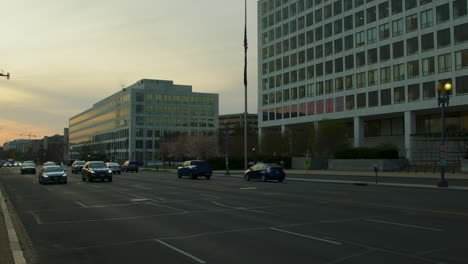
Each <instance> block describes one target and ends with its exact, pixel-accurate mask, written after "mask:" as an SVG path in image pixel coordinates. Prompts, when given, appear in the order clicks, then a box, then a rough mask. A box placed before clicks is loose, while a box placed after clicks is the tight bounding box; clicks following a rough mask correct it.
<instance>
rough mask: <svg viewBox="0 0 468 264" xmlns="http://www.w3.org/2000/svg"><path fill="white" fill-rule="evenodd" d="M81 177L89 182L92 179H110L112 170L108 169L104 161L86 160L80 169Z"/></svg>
mask: <svg viewBox="0 0 468 264" xmlns="http://www.w3.org/2000/svg"><path fill="white" fill-rule="evenodd" d="M81 179H82V180H83V181H86V180H88V181H89V182H91V181H93V180H94V179H101V180H103V181H104V180H105V179H107V180H108V181H110V182H111V181H112V171H111V170H109V169H108V168H107V166H106V164H105V163H104V161H88V162H86V163H85V165H84V167H83V169H82V171H81Z"/></svg>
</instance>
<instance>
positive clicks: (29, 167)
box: [20, 163, 36, 174]
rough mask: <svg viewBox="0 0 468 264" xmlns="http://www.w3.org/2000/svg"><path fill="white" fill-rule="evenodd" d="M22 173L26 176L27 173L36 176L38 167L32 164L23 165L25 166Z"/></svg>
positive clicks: (21, 169)
mask: <svg viewBox="0 0 468 264" xmlns="http://www.w3.org/2000/svg"><path fill="white" fill-rule="evenodd" d="M20 173H21V174H25V173H31V174H36V166H35V165H34V164H32V163H23V166H21V168H20Z"/></svg>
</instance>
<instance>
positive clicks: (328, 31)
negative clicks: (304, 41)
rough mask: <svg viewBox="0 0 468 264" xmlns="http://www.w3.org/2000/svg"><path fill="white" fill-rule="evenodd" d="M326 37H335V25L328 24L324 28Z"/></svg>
mask: <svg viewBox="0 0 468 264" xmlns="http://www.w3.org/2000/svg"><path fill="white" fill-rule="evenodd" d="M323 31H324V35H325V38H329V37H331V36H332V35H333V23H328V24H326V25H325V26H324V29H323Z"/></svg>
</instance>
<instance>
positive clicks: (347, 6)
mask: <svg viewBox="0 0 468 264" xmlns="http://www.w3.org/2000/svg"><path fill="white" fill-rule="evenodd" d="M343 1H344V11H345V12H346V11H349V10H351V9H353V0H343Z"/></svg>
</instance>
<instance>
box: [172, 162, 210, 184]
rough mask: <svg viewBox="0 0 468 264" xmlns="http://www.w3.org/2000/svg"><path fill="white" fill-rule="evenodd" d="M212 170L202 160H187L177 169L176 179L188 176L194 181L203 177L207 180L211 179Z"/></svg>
mask: <svg viewBox="0 0 468 264" xmlns="http://www.w3.org/2000/svg"><path fill="white" fill-rule="evenodd" d="M212 173H213V168H212V167H211V166H210V165H208V164H206V162H205V161H203V160H188V161H185V162H184V163H183V164H182V166H180V167H179V168H177V177H179V178H182V176H190V177H191V178H192V179H196V178H197V177H198V176H205V177H206V178H207V179H208V180H209V179H210V178H211V174H212Z"/></svg>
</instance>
